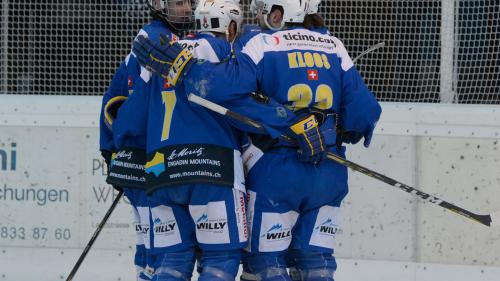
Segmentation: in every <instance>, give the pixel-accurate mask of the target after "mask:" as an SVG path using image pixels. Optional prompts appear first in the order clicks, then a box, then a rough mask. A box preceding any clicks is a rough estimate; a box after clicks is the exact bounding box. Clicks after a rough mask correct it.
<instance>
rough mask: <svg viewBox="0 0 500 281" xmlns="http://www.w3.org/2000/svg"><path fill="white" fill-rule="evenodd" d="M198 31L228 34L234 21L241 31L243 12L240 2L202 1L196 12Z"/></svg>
mask: <svg viewBox="0 0 500 281" xmlns="http://www.w3.org/2000/svg"><path fill="white" fill-rule="evenodd" d="M194 19H195V23H196V30H197V31H211V32H220V33H226V32H227V30H228V28H229V25H230V24H231V22H232V21H234V22H235V23H236V30H237V31H239V30H240V26H241V22H242V21H243V12H242V11H241V7H240V5H239V3H238V2H235V1H231V0H200V1H199V2H198V5H197V6H196V9H195V10H194Z"/></svg>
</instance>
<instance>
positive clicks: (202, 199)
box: [117, 1, 247, 280]
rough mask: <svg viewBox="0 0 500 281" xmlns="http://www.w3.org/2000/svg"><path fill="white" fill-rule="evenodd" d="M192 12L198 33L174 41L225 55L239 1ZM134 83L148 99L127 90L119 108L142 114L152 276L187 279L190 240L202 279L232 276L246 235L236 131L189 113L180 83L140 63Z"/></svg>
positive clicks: (200, 52)
mask: <svg viewBox="0 0 500 281" xmlns="http://www.w3.org/2000/svg"><path fill="white" fill-rule="evenodd" d="M195 15H196V23H197V27H198V28H197V29H198V30H199V31H200V32H199V34H198V35H197V36H196V38H191V39H190V40H182V41H180V42H179V43H180V44H182V45H183V46H185V47H186V48H188V49H190V50H192V52H193V53H194V54H195V55H196V56H197V57H199V58H200V59H206V60H208V61H211V62H220V61H222V60H224V59H227V58H228V57H229V55H230V52H231V46H230V44H229V43H228V42H227V40H230V41H232V40H233V39H234V37H235V35H236V31H237V30H238V27H239V25H240V23H241V19H242V17H241V10H240V9H239V6H238V5H236V4H235V3H232V2H223V1H201V2H200V3H199V5H198V7H197V9H196V11H195ZM218 36H219V37H218ZM166 40H169V41H170V38H167V39H166ZM137 85H143V87H142V90H141V94H143V95H144V97H143V99H142V101H143V102H144V101H147V104H146V105H144V106H137V105H138V104H140V102H136V100H138V99H139V98H140V97H139V96H132V97H130V99H129V100H128V101H127V104H130V105H131V106H129V107H127V104H125V105H124V106H123V107H122V108H120V111H119V115H120V116H130V117H129V119H133V118H135V116H137V115H140V116H143V114H142V113H140V114H138V111H137V110H144V111H145V112H147V114H148V115H149V118H148V121H147V127H148V129H147V149H148V155H149V161H148V163H147V164H146V172H147V173H148V174H147V178H148V185H150V186H152V187H153V188H152V190H150V191H151V192H152V196H151V202H152V204H151V214H152V220H153V226H152V231H153V250H152V252H154V253H155V255H157V256H159V258H158V262H157V263H156V265H155V267H156V271H155V276H154V280H188V279H190V278H191V274H192V271H193V266H194V258H195V247H200V248H201V249H202V250H203V252H202V255H201V260H200V262H201V264H202V265H203V270H202V272H201V274H200V279H201V280H206V279H210V280H232V279H234V276H235V275H236V273H237V269H238V265H239V262H240V249H241V248H242V247H243V246H244V245H245V244H246V241H247V233H246V223H245V218H246V217H245V209H244V195H243V191H244V179H243V170H242V164H241V157H240V152H239V143H240V141H239V137H240V136H239V134H238V133H237V132H235V131H234V130H233V129H232V128H231V127H230V126H229V125H228V124H227V122H226V121H224V120H222V119H221V118H220V117H219V116H216V115H214V114H213V113H210V112H202V113H196V112H195V111H194V110H193V108H192V107H191V105H190V104H189V103H188V101H187V100H186V94H185V93H184V89H183V88H174V87H172V86H171V85H170V84H169V83H168V82H167V81H166V80H165V79H163V78H161V77H159V76H155V75H153V76H151V74H150V73H147V71H144V72H143V73H141V78H140V80H139V81H138V83H137ZM139 87H140V86H139ZM179 93H180V94H179ZM134 104H135V106H133V107H132V105H134ZM134 109H135V110H134ZM124 120H125V119H124ZM137 125H139V124H137ZM119 126H120V127H121V126H123V127H124V128H127V130H128V132H127V134H129V135H130V134H132V135H133V134H137V133H138V132H141V130H142V129H143V128H144V126H143V124H141V126H137V127H135V126H133V125H132V126H131V125H130V124H127V123H126V122H123V123H122V124H121V125H119ZM117 138H118V139H120V138H121V137H120V136H117Z"/></svg>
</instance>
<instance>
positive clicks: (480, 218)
mask: <svg viewBox="0 0 500 281" xmlns="http://www.w3.org/2000/svg"><path fill="white" fill-rule="evenodd" d="M188 100H189V101H191V102H194V103H196V104H198V105H201V106H203V107H205V108H207V109H210V110H212V111H215V112H217V113H219V114H222V115H226V116H228V117H230V118H233V119H234V120H237V121H238V122H241V123H244V124H247V125H250V126H253V127H254V128H256V129H258V130H260V131H261V132H263V133H266V130H265V129H264V127H263V126H262V125H261V124H259V123H258V122H256V121H254V120H251V119H249V118H248V117H245V116H242V115H240V114H238V113H236V112H233V111H230V110H229V109H227V108H225V107H222V106H220V105H218V104H215V103H213V102H211V101H208V100H206V99H204V98H201V97H199V96H196V95H194V94H189V96H188ZM285 138H286V136H285ZM287 139H288V138H287ZM327 158H328V159H329V160H332V161H335V162H337V163H339V164H340V165H343V166H346V167H348V168H351V169H352V170H354V171H357V172H360V173H362V174H365V175H367V176H369V177H372V178H375V179H377V180H380V181H382V182H385V183H387V184H389V185H392V186H394V187H397V188H399V189H400V190H403V191H406V192H408V193H410V194H413V195H415V196H417V197H419V198H420V199H422V200H424V201H427V202H430V203H433V204H436V205H438V206H441V207H443V208H445V209H447V210H450V211H452V212H454V213H457V214H459V215H462V216H464V217H466V218H469V219H471V220H473V221H475V222H478V223H481V224H484V225H486V226H493V225H494V224H495V226H496V225H497V224H499V221H500V211H498V212H495V213H492V214H491V215H479V214H475V213H473V212H471V211H468V210H466V209H463V208H461V207H458V206H456V205H454V204H451V203H449V202H446V201H444V200H442V199H440V198H438V197H435V196H432V195H430V194H428V193H425V192H423V191H420V190H418V189H416V188H414V187H411V186H409V185H407V184H404V183H402V182H399V181H397V180H395V179H392V178H390V177H387V176H385V175H382V174H380V173H378V172H375V171H372V170H370V169H368V168H365V167H363V166H361V165H358V164H356V163H354V162H351V161H349V160H347V159H344V158H342V157H340V156H338V155H336V154H333V153H331V152H328V154H327Z"/></svg>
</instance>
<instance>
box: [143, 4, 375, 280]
mask: <svg viewBox="0 0 500 281" xmlns="http://www.w3.org/2000/svg"><path fill="white" fill-rule="evenodd" d="M309 3H310V2H309V1H299V0H263V1H255V2H254V3H253V5H252V6H253V7H255V9H256V10H257V13H258V15H259V20H260V23H261V26H262V27H263V28H266V29H267V30H265V31H263V32H261V33H255V34H248V35H247V36H244V37H243V38H242V39H241V40H242V41H241V42H240V43H241V44H239V45H240V46H242V48H241V50H239V51H238V50H237V52H236V56H235V58H234V59H233V60H231V61H229V62H228V63H224V64H218V65H215V64H209V63H206V62H204V63H202V62H198V63H193V62H194V61H195V60H194V59H192V58H191V57H190V55H189V53H186V52H185V51H183V50H181V48H180V47H179V46H177V45H175V44H172V45H168V44H167V45H164V46H159V45H155V44H151V42H148V41H147V40H144V38H138V40H137V41H136V42H134V50H135V51H136V53H137V54H138V60H139V61H140V62H141V64H144V65H147V66H148V67H149V68H151V69H155V70H156V71H157V72H159V73H160V74H162V75H164V76H166V77H168V78H169V79H170V81H171V82H172V83H177V82H178V81H179V79H184V81H183V83H180V85H181V86H183V87H185V88H186V90H187V91H188V92H191V91H192V92H193V93H197V94H199V95H202V96H203V97H205V98H207V99H211V100H212V101H216V102H222V101H225V100H227V99H231V98H237V97H240V96H241V95H246V93H248V92H252V91H256V90H260V91H262V93H263V94H264V95H265V96H270V97H273V98H275V99H276V100H277V101H278V102H280V103H283V104H286V105H287V106H288V107H289V108H291V109H294V110H296V114H297V116H298V117H297V120H296V122H294V123H290V124H289V127H288V128H281V130H282V133H283V134H286V135H287V136H288V138H292V139H295V143H296V144H291V143H290V142H289V141H288V140H283V139H277V140H275V144H274V145H273V146H272V147H271V149H269V150H268V151H265V153H264V155H263V156H262V157H261V158H260V159H259V161H258V162H257V163H256V164H255V165H254V166H253V167H252V169H251V170H250V172H249V174H248V178H247V188H248V189H249V190H250V191H249V193H250V200H249V208H248V212H249V213H250V216H249V224H250V225H251V226H250V228H251V231H250V233H251V236H250V247H249V252H248V254H247V255H246V256H245V258H244V265H245V269H246V271H247V272H248V273H249V274H253V276H254V279H256V280H289V278H290V277H289V276H288V274H287V272H286V270H285V267H286V266H285V260H284V255H285V251H286V250H287V249H289V252H290V259H292V260H293V262H294V263H295V266H296V267H297V269H298V270H299V272H300V275H301V278H302V279H303V280H333V273H334V271H335V269H336V262H335V258H334V257H333V256H332V254H333V242H334V239H335V233H336V231H337V229H338V224H339V219H338V213H339V207H340V204H341V201H342V200H343V198H344V197H345V196H346V194H347V192H348V188H347V170H346V168H345V167H344V166H341V165H339V164H336V163H334V162H331V161H321V160H322V159H323V158H324V156H325V153H326V151H328V152H331V153H336V154H338V155H341V156H342V157H345V147H344V146H341V145H340V144H341V143H342V142H347V143H357V142H358V141H360V140H361V139H362V138H364V145H365V146H366V147H367V146H368V145H369V143H370V140H371V136H372V133H373V130H374V127H375V124H376V121H377V120H378V118H379V116H380V113H381V109H380V106H379V104H378V103H377V101H376V100H375V98H374V97H373V95H372V94H371V93H370V91H369V90H368V89H367V87H366V86H365V84H364V82H363V80H362V78H361V76H360V75H359V73H358V71H357V70H356V68H355V67H354V65H353V63H352V60H351V58H350V57H349V55H348V53H347V51H346V49H345V47H344V45H343V44H342V42H341V41H340V40H339V39H337V38H336V37H334V36H331V35H329V34H328V33H327V31H326V29H325V28H324V26H323V21H322V19H321V18H320V17H319V16H318V15H314V14H315V13H312V9H313V8H309V7H308V6H307V5H309ZM316 9H317V5H316ZM306 13H307V14H310V15H307V16H306ZM152 58H155V60H154V61H153V59H152ZM164 62H168V63H170V64H165V63H164ZM228 92H229V93H232V95H228ZM256 115H257V117H258V113H256ZM337 131H338V132H343V133H342V134H339V135H337ZM285 175H286V176H285Z"/></svg>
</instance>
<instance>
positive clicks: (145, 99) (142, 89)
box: [113, 20, 179, 149]
mask: <svg viewBox="0 0 500 281" xmlns="http://www.w3.org/2000/svg"><path fill="white" fill-rule="evenodd" d="M160 34H161V35H165V36H168V37H170V40H172V41H177V40H178V39H179V37H178V36H177V35H175V34H174V33H172V32H171V31H170V30H169V29H168V28H167V26H165V24H163V23H162V22H161V21H160V20H153V21H152V22H151V23H149V24H147V25H145V26H144V27H143V28H142V29H141V30H140V31H139V33H138V35H144V36H147V37H148V38H150V39H151V40H153V41H154V42H159V41H160ZM125 63H126V65H127V74H128V79H129V83H128V84H129V87H131V90H130V96H129V97H128V99H127V101H126V102H125V103H124V104H123V105H122V106H120V109H119V110H118V116H119V117H118V118H117V120H115V122H113V137H114V142H115V146H116V147H117V148H123V147H133V148H141V149H145V148H146V124H147V116H148V115H147V107H148V103H149V85H148V83H149V81H150V79H151V73H150V72H149V71H147V70H146V69H145V68H144V67H141V66H140V64H139V63H138V62H137V60H136V58H135V54H134V53H130V54H129V55H128V56H127V59H126V60H125Z"/></svg>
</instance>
